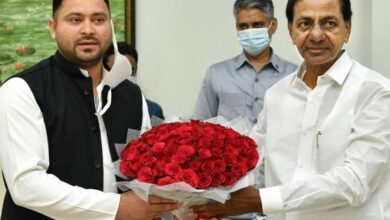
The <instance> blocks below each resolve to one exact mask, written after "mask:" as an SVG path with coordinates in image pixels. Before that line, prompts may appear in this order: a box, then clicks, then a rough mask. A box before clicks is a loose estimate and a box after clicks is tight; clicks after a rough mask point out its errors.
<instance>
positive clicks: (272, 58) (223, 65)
mask: <svg viewBox="0 0 390 220" xmlns="http://www.w3.org/2000/svg"><path fill="white" fill-rule="evenodd" d="M233 12H234V17H235V20H236V29H237V34H238V42H239V44H240V45H241V46H242V47H243V52H242V53H241V54H240V55H238V56H236V57H233V58H231V59H228V60H225V61H222V62H219V63H216V64H213V65H211V66H210V67H209V68H208V70H207V72H206V76H205V78H204V80H203V85H202V88H201V90H200V93H199V96H198V100H197V103H196V107H195V111H194V114H193V116H194V118H196V119H201V120H205V119H208V118H213V117H216V116H223V117H224V118H226V119H228V120H232V119H234V118H236V117H238V116H244V117H246V118H248V119H249V120H250V121H251V122H252V124H253V125H254V124H255V123H256V121H257V116H258V115H259V113H260V111H261V110H262V109H263V104H264V94H265V92H266V91H267V89H268V88H270V87H271V86H272V85H273V84H275V83H276V82H277V81H279V80H280V79H282V78H283V77H285V76H287V75H288V74H290V73H292V72H294V71H295V70H296V68H297V65H295V64H292V63H290V62H288V61H286V60H284V59H282V58H281V57H279V56H278V55H276V53H275V51H274V50H273V49H272V48H271V46H270V44H271V39H272V36H273V35H274V34H275V32H276V29H277V27H278V21H277V19H276V18H275V17H274V5H273V2H272V0H236V1H235V3H234V8H233Z"/></svg>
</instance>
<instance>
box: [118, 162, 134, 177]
mask: <svg viewBox="0 0 390 220" xmlns="http://www.w3.org/2000/svg"><path fill="white" fill-rule="evenodd" d="M131 167H132V166H131V162H130V161H128V162H124V163H121V164H120V170H121V172H122V173H123V174H124V175H125V176H127V177H129V178H136V177H137V174H136V173H135V172H134V171H133V169H131Z"/></svg>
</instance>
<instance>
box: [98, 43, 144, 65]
mask: <svg viewBox="0 0 390 220" xmlns="http://www.w3.org/2000/svg"><path fill="white" fill-rule="evenodd" d="M118 50H119V53H121V54H123V55H126V54H128V55H130V56H132V57H134V60H135V62H136V63H138V53H137V50H136V49H135V48H134V46H133V45H131V44H128V43H126V42H118ZM114 53H115V52H114V46H113V45H112V44H111V45H110V47H109V48H108V49H107V51H106V53H105V54H104V60H103V62H104V63H106V61H107V58H108V57H109V56H110V55H112V54H114Z"/></svg>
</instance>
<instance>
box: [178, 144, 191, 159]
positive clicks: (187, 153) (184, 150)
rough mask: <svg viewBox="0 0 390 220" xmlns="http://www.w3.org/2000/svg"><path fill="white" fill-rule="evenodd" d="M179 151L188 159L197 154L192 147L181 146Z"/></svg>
mask: <svg viewBox="0 0 390 220" xmlns="http://www.w3.org/2000/svg"><path fill="white" fill-rule="evenodd" d="M177 151H178V152H179V153H181V154H184V155H185V156H187V157H192V155H194V153H195V150H194V147H193V146H191V145H181V146H179V148H178V149H177Z"/></svg>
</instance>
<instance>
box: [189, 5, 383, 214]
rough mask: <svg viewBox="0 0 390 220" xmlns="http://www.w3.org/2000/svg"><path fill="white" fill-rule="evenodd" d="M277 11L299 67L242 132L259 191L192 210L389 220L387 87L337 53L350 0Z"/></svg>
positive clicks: (248, 190) (246, 191) (348, 21)
mask: <svg viewBox="0 0 390 220" xmlns="http://www.w3.org/2000/svg"><path fill="white" fill-rule="evenodd" d="M286 14H287V18H288V29H289V32H290V35H291V38H292V40H293V42H294V44H295V45H296V47H297V48H298V51H299V53H300V54H301V55H302V57H303V58H304V62H303V63H302V64H301V66H300V68H299V69H298V71H297V72H295V73H294V74H292V75H290V76H287V77H286V78H284V79H282V80H281V81H279V82H278V83H276V84H275V85H274V86H273V87H272V88H271V89H269V90H268V92H267V95H266V97H265V106H264V110H263V111H262V113H261V114H260V116H259V121H258V123H257V124H256V126H255V127H254V129H253V131H252V134H251V136H252V137H253V138H254V139H255V140H256V141H257V143H258V145H259V146H260V147H262V148H263V151H264V153H263V155H262V156H263V157H264V166H265V185H266V187H265V188H262V189H260V190H257V189H255V188H253V187H248V188H245V189H243V190H241V191H238V192H237V193H233V194H232V195H231V199H230V200H228V202H226V203H225V204H217V203H213V204H209V205H206V206H199V207H193V211H194V212H196V213H198V214H200V215H206V216H229V215H232V214H241V213H246V212H260V213H265V214H267V218H268V219H270V220H274V219H275V220H276V219H277V220H284V219H289V220H313V219H332V220H347V219H348V220H350V219H353V220H367V219H370V220H385V219H390V197H389V196H387V195H390V117H389V113H390V81H389V80H388V79H386V78H385V77H383V76H382V75H381V74H379V73H377V72H375V71H373V70H370V69H368V68H366V67H364V66H362V65H361V64H359V63H358V62H356V61H354V60H352V59H351V57H350V56H349V54H348V52H347V51H345V50H344V49H342V48H343V45H344V44H345V43H347V42H348V40H349V36H350V33H351V27H352V23H351V22H352V21H351V17H352V10H351V2H350V0H289V1H288V2H287V9H286Z"/></svg>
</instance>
